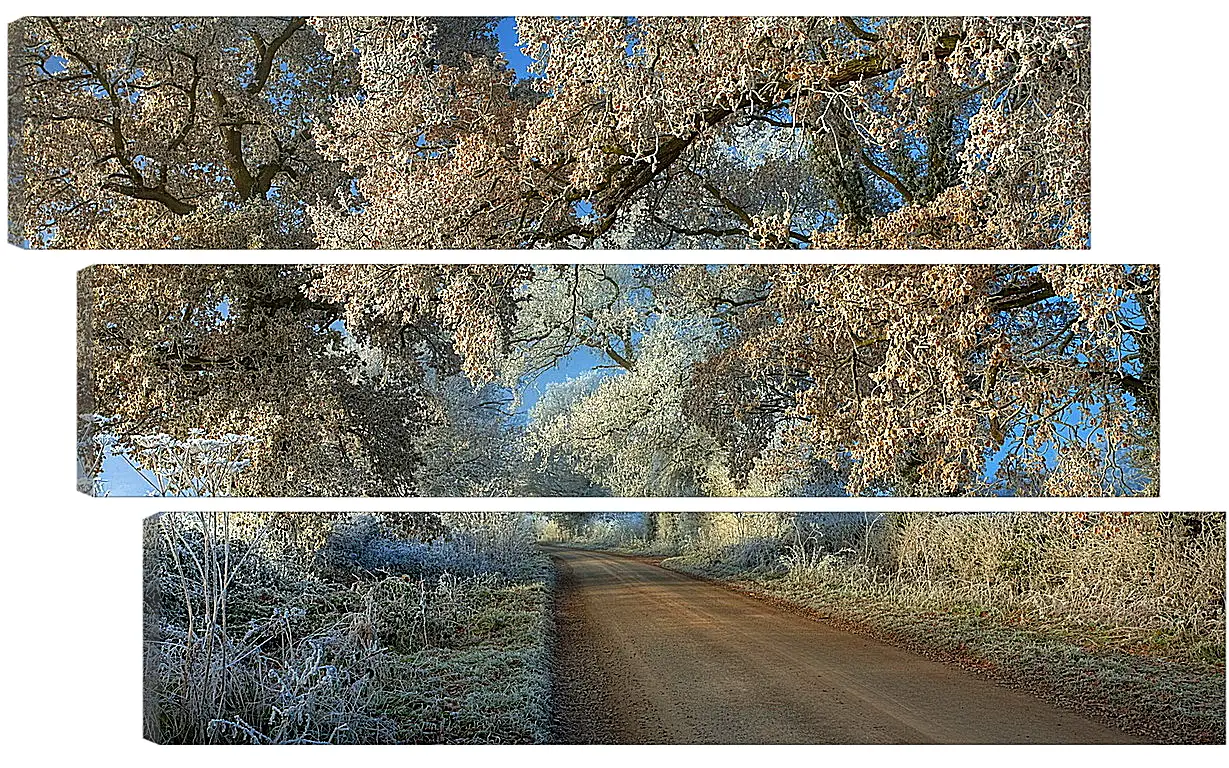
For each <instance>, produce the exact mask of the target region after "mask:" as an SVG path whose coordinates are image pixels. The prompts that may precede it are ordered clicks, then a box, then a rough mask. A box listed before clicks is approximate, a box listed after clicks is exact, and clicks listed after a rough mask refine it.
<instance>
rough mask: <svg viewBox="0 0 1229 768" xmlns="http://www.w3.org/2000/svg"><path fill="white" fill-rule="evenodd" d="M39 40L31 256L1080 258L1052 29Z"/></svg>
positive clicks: (1071, 31)
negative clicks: (1041, 254) (267, 250)
mask: <svg viewBox="0 0 1229 768" xmlns="http://www.w3.org/2000/svg"><path fill="white" fill-rule="evenodd" d="M494 21H495V20H494V19H492V18H484V17H472V18H434V17H341V18H337V17H318V18H216V17H207V18H119V17H115V18H33V19H27V20H23V21H21V22H18V23H17V24H16V25H15V27H14V30H13V39H14V47H13V50H14V54H13V60H12V61H13V66H12V67H11V71H12V73H13V74H12V77H11V92H12V93H13V103H14V115H15V119H14V120H13V121H12V122H11V125H10V131H11V137H10V140H11V142H12V146H13V147H14V151H13V157H14V163H13V167H12V172H11V174H10V176H11V184H12V185H13V190H14V194H13V196H12V197H13V207H12V209H11V211H10V220H11V221H12V222H13V225H12V226H13V227H14V231H13V232H12V237H13V238H14V239H15V240H17V241H18V242H23V243H29V244H30V245H33V246H46V247H69V248H73V247H95V248H98V247H103V248H116V247H148V248H157V247H312V246H319V247H325V248H354V247H368V248H531V247H590V246H592V247H654V248H655V247H722V248H729V247H766V248H790V247H795V248H796V247H803V246H807V247H823V248H923V247H941V248H1085V247H1087V246H1088V242H1089V211H1090V206H1091V200H1090V193H1091V184H1090V171H1089V169H1090V161H1089V157H1090V154H1089V147H1090V143H1089V136H1090V130H1089V125H1090V93H1091V88H1090V82H1089V77H1090V72H1091V53H1090V24H1089V21H1088V19H1086V18H1073V17H994V18H980V17H901V18H894V17H889V18H880V17H857V18H853V17H652V16H649V17H635V18H627V17H561V18H555V17H524V18H519V19H518V20H517V31H518V35H519V45H520V47H521V50H522V51H523V52H524V53H525V54H526V55H528V56H529V57H530V58H532V59H533V60H534V64H533V67H532V69H533V71H532V76H531V77H529V78H527V79H523V80H518V79H517V77H516V75H515V73H513V72H512V71H511V70H510V69H509V67H508V65H507V62H506V61H505V60H504V58H503V56H502V54H501V53H500V52H499V46H498V45H497V40H496V38H495V36H494V33H493V29H494Z"/></svg>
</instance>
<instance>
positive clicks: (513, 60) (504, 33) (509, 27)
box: [495, 16, 533, 80]
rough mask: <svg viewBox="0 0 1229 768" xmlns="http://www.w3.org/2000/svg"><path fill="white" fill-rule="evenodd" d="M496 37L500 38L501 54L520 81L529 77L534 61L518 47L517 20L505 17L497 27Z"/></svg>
mask: <svg viewBox="0 0 1229 768" xmlns="http://www.w3.org/2000/svg"><path fill="white" fill-rule="evenodd" d="M495 35H496V37H498V38H499V52H500V53H502V54H503V55H504V58H506V59H507V60H508V66H509V67H510V68H511V69H512V71H513V72H515V73H516V76H517V78H518V79H521V80H523V79H525V78H526V77H528V76H529V65H530V64H532V63H533V59H531V58H529V57H528V56H526V55H525V54H523V53H521V50H520V48H518V47H517V36H516V19H515V18H513V17H511V16H505V17H503V18H502V19H500V20H499V23H498V24H496V25H495Z"/></svg>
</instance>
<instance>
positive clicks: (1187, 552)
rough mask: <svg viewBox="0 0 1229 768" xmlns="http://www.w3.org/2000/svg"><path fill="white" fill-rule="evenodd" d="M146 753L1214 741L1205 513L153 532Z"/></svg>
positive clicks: (1220, 587)
mask: <svg viewBox="0 0 1229 768" xmlns="http://www.w3.org/2000/svg"><path fill="white" fill-rule="evenodd" d="M145 553H146V562H145V632H144V646H145V675H146V679H145V713H144V718H145V720H144V722H145V735H146V737H147V738H149V739H151V740H153V741H156V742H160V743H191V744H201V743H209V744H212V743H249V744H284V743H296V744H304V743H312V744H315V743H348V744H388V743H441V742H443V743H552V742H553V743H682V744H695V743H761V744H766V743H787V744H813V743H844V744H891V743H935V742H939V743H989V744H1014V743H1158V742H1160V743H1205V742H1212V743H1224V741H1225V515H1224V513H1176V512H1175V513H1165V512H1137V513H1129V512H1113V513H1110V512H1100V513H1094V512H1089V513H1068V512H1064V513H1008V512H992V513H979V514H972V513H918V512H909V513H861V512H859V513H836V512H823V513H741V514H740V513H600V514H599V513H540V514H530V513H424V512H405V513H388V512H380V513H371V514H355V513H344V514H343V513H337V514H333V513H317V512H310V513H307V512H305V513H235V512H230V513H226V512H205V513H166V514H162V515H157V516H155V517H152V518H150V519H149V520H147V521H146V526H145Z"/></svg>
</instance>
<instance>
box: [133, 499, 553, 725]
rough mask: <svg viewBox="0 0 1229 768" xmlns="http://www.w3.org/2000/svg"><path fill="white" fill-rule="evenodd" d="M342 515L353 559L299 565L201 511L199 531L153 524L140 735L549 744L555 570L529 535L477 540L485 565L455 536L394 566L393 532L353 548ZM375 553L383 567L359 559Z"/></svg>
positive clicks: (171, 521)
mask: <svg viewBox="0 0 1229 768" xmlns="http://www.w3.org/2000/svg"><path fill="white" fill-rule="evenodd" d="M219 514H221V513H219ZM202 519H205V518H202ZM351 522H352V521H350V520H342V521H339V523H338V524H337V529H338V532H339V534H340V535H343V536H348V537H350V538H349V539H347V540H346V541H345V542H344V543H345V545H346V547H345V548H344V552H345V554H346V555H347V557H345V558H338V557H335V556H334V555H336V549H337V548H336V547H334V548H333V550H329V549H328V548H327V547H321V548H320V552H318V553H317V555H319V554H320V553H321V552H323V553H325V554H326V555H329V557H324V558H322V557H319V556H318V557H315V558H311V557H300V558H293V559H287V558H279V557H277V556H275V555H273V554H271V552H273V551H274V549H273V548H269V547H256V546H249V545H250V543H251V542H252V541H253V539H247V540H246V541H245V540H240V539H231V540H229V541H226V542H222V541H220V540H216V535H217V533H218V531H219V530H221V529H220V528H218V527H217V526H216V525H215V524H214V523H215V516H212V515H211V516H210V517H209V518H207V519H205V531H204V533H205V535H202V530H201V525H199V524H193V522H192V521H190V520H188V519H185V518H177V517H175V516H165V515H164V516H160V517H157V518H152V519H151V520H149V521H148V522H147V539H146V542H147V561H146V638H145V649H146V722H145V732H146V736H147V738H149V739H151V740H153V741H157V742H160V743H260V744H292V743H300V744H301V743H355V744H395V743H483V744H485V743H532V742H541V741H544V740H546V738H547V735H548V723H549V691H550V677H549V675H550V663H549V661H550V660H549V650H550V646H549V642H550V627H551V617H550V610H551V588H552V587H551V584H552V572H551V569H550V564H549V560H548V559H547V558H546V557H545V556H544V555H542V554H541V553H540V552H538V550H537V549H536V548H535V547H534V546H533V541H532V536H531V535H530V534H528V533H527V532H522V533H524V535H518V536H504V537H501V538H500V539H499V540H500V541H502V542H504V543H503V544H501V545H500V546H502V547H505V548H507V547H512V548H515V550H516V551H515V552H508V551H505V552H489V551H487V550H488V549H489V548H490V547H489V545H485V544H484V547H483V548H482V550H481V551H480V552H478V553H477V554H482V555H483V557H482V558H476V557H475V550H474V547H473V546H472V542H473V540H474V537H470V538H469V539H466V538H465V537H460V536H459V537H457V538H456V539H455V540H453V541H451V542H445V543H444V544H442V545H441V547H439V548H437V549H438V551H434V550H433V551H431V552H429V553H426V555H424V554H423V552H422V551H421V550H420V549H415V550H413V552H414V553H415V557H417V559H405V558H404V557H402V559H400V560H398V559H397V558H396V557H393V558H390V557H389V555H388V553H389V552H390V551H391V552H394V553H403V554H404V552H405V551H409V550H406V549H405V548H404V547H400V543H399V542H398V540H396V539H390V538H387V537H386V536H385V533H384V532H383V531H382V529H381V528H380V526H378V525H376V526H372V525H370V524H366V528H365V529H364V530H363V532H362V535H361V536H359V537H358V539H357V541H356V540H355V534H354V530H353V526H352V525H350V524H351ZM346 526H349V527H346ZM211 537H214V538H215V540H213V541H210V538H211ZM479 538H481V540H482V541H486V542H489V541H492V540H494V539H493V538H492V537H490V536H486V537H479ZM458 542H461V543H458ZM334 543H336V542H334ZM453 546H455V547H456V548H457V550H458V551H457V552H455V553H452V552H450V551H449V549H448V548H449V547H453ZM399 547H400V548H399ZM369 552H374V553H375V554H374V555H371V554H369ZM454 555H455V556H454ZM377 556H378V558H377V559H379V560H380V562H381V563H382V564H383V565H384V566H385V567H384V568H382V569H381V570H380V571H371V570H368V569H366V568H364V567H363V565H364V563H369V562H370V561H371V560H372V558H375V557H377ZM398 556H399V557H400V556H401V555H398ZM330 559H331V562H329V561H328V560H330ZM292 560H294V561H295V562H297V563H298V564H295V562H292ZM176 562H179V563H180V564H183V563H185V562H190V563H193V564H194V565H193V566H192V568H190V569H189V568H181V567H178V566H177V565H176ZM305 562H306V563H312V565H309V566H304V565H302V563H305ZM493 562H504V563H511V562H515V563H517V564H518V565H517V567H516V568H514V569H501V570H488V568H490V567H491V564H492V563H493ZM236 563H242V565H241V567H237V568H236V567H235V564H236ZM223 564H228V567H229V570H227V571H223V570H222V566H223ZM426 565H429V566H430V567H426ZM450 566H455V567H451V568H450ZM202 574H203V575H204V578H202V577H201V576H202ZM325 574H327V575H325ZM222 585H224V586H225V588H224V589H219V586H222Z"/></svg>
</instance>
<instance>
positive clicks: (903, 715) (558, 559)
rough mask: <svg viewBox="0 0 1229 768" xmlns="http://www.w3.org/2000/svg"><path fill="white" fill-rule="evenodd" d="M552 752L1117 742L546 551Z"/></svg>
mask: <svg viewBox="0 0 1229 768" xmlns="http://www.w3.org/2000/svg"><path fill="white" fill-rule="evenodd" d="M548 551H549V552H550V556H551V558H552V560H553V561H554V562H555V565H556V568H557V569H558V572H559V586H560V593H559V598H558V605H557V612H558V613H557V622H558V648H557V654H556V656H557V670H556V682H555V690H554V699H555V713H554V718H553V723H552V726H553V731H554V733H553V739H554V740H555V741H557V742H563V743H623V744H629V743H630V744H635V743H676V744H677V743H682V744H703V743H718V744H736V743H757V744H812V743H813V744H825V743H826V744H916V743H982V744H1028V743H1042V744H1066V743H1097V744H1105V743H1111V744H1115V743H1116V744H1121V743H1129V742H1133V741H1135V739H1134V738H1132V737H1131V736H1130V735H1128V734H1126V733H1123V732H1121V731H1118V730H1115V729H1113V728H1110V727H1108V726H1106V725H1103V724H1101V723H1098V722H1096V721H1093V720H1089V719H1088V718H1085V717H1082V716H1080V715H1079V714H1076V713H1074V712H1069V711H1067V710H1063V709H1059V708H1057V707H1054V706H1053V705H1051V704H1048V703H1047V702H1044V701H1042V700H1040V699H1036V698H1033V697H1031V696H1028V695H1027V694H1024V693H1020V692H1017V691H1013V690H1009V689H1007V688H1003V687H1001V686H998V685H995V684H994V683H991V682H989V681H987V680H983V679H981V678H979V677H976V676H975V675H973V674H970V673H968V672H966V671H964V670H961V669H959V668H956V667H953V666H950V665H946V664H942V663H940V662H936V661H931V660H929V659H926V658H923V657H921V656H918V655H916V654H913V653H910V652H908V651H906V650H903V649H900V648H895V647H893V646H890V645H886V644H884V643H881V642H878V641H876V640H873V639H870V638H867V637H863V636H860V635H856V634H852V633H849V632H843V631H840V630H838V629H834V628H832V627H830V626H827V625H825V624H823V623H820V622H817V621H814V620H811V619H809V618H807V617H805V616H802V615H799V614H795V613H791V612H789V611H786V610H783V609H780V608H777V607H775V606H773V605H771V604H769V603H766V602H763V601H760V600H756V599H754V598H751V597H747V596H746V595H742V594H739V593H737V592H734V591H733V590H729V589H726V588H724V587H721V586H719V585H716V584H712V583H709V582H705V581H702V580H699V579H694V578H691V577H689V576H686V575H684V574H681V573H677V572H675V571H670V570H666V569H664V568H662V567H660V566H658V565H655V564H653V563H651V562H648V561H645V560H640V559H634V558H627V557H619V556H616V555H610V554H607V553H599V552H587V551H581V550H570V549H562V548H554V547H551V548H548Z"/></svg>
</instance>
